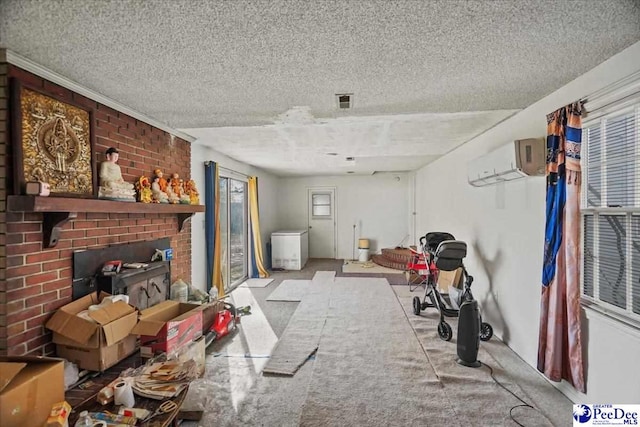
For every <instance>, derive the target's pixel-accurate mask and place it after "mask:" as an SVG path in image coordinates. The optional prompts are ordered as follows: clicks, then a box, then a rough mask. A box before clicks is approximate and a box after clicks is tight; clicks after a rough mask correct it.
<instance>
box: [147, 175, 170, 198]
mask: <svg viewBox="0 0 640 427" xmlns="http://www.w3.org/2000/svg"><path fill="white" fill-rule="evenodd" d="M151 194H152V196H153V202H154V203H169V196H168V195H167V193H165V192H164V191H162V190H161V189H160V177H158V176H156V177H155V178H153V182H152V183H151Z"/></svg>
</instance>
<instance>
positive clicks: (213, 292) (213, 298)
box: [209, 286, 218, 301]
mask: <svg viewBox="0 0 640 427" xmlns="http://www.w3.org/2000/svg"><path fill="white" fill-rule="evenodd" d="M209 298H210V300H211V301H217V300H218V288H216V287H215V286H213V287H211V289H209Z"/></svg>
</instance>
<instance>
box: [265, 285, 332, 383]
mask: <svg viewBox="0 0 640 427" xmlns="http://www.w3.org/2000/svg"><path fill="white" fill-rule="evenodd" d="M283 283H284V282H283ZM330 283H333V282H330ZM330 283H328V286H322V285H317V284H316V285H311V286H310V287H309V289H308V293H307V294H306V295H305V296H304V297H303V298H302V301H300V304H299V305H298V308H297V309H296V311H295V312H294V313H293V316H291V320H290V321H289V323H288V324H287V327H286V329H285V330H284V332H283V333H282V336H281V337H280V339H279V340H278V343H277V344H276V347H275V348H274V349H273V352H272V353H271V358H270V359H269V361H268V362H267V364H266V366H265V367H264V369H263V373H265V374H274V375H289V376H291V375H294V374H295V373H296V371H297V370H298V369H299V368H300V366H302V364H304V363H305V361H306V360H307V359H308V358H309V356H311V355H312V354H313V353H314V352H315V351H316V350H317V349H318V342H319V341H320V336H321V335H322V330H323V329H324V325H325V322H326V319H327V311H328V309H329V296H330V293H331V290H330V289H331V288H330ZM281 286H282V285H281Z"/></svg>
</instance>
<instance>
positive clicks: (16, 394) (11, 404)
mask: <svg viewBox="0 0 640 427" xmlns="http://www.w3.org/2000/svg"><path fill="white" fill-rule="evenodd" d="M63 400H64V361H63V360H61V359H54V358H50V357H29V356H20V357H0V424H1V425H2V426H3V427H13V426H20V427H30V426H37V427H42V426H43V425H44V424H45V423H46V422H47V418H48V417H49V414H50V413H51V408H52V406H53V405H54V404H56V403H58V402H60V401H63Z"/></svg>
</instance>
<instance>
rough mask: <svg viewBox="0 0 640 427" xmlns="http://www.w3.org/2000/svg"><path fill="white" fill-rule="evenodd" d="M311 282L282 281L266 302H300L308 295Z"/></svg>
mask: <svg viewBox="0 0 640 427" xmlns="http://www.w3.org/2000/svg"><path fill="white" fill-rule="evenodd" d="M311 285H312V282H311V280H283V281H282V283H280V284H279V285H278V287H277V288H276V290H275V291H273V292H271V295H269V296H268V297H267V301H296V302H297V301H301V300H302V297H304V296H305V295H306V294H308V293H309V290H310V289H311Z"/></svg>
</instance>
